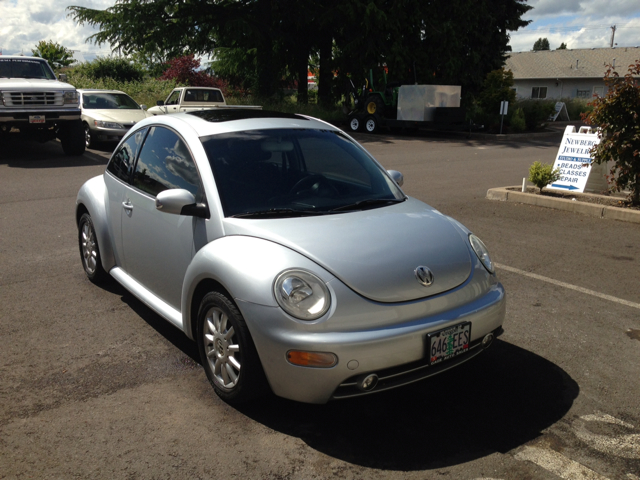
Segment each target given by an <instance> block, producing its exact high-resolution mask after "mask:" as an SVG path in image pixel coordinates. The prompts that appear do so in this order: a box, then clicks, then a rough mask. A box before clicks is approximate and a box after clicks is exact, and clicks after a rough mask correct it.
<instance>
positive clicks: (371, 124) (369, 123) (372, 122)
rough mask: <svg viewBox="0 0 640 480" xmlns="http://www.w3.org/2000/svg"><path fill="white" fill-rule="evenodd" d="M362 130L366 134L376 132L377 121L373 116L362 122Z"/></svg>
mask: <svg viewBox="0 0 640 480" xmlns="http://www.w3.org/2000/svg"><path fill="white" fill-rule="evenodd" d="M364 129H365V130H366V131H367V132H368V133H376V132H377V131H378V119H377V118H376V117H374V116H373V115H369V116H368V117H367V118H366V119H365V121H364Z"/></svg>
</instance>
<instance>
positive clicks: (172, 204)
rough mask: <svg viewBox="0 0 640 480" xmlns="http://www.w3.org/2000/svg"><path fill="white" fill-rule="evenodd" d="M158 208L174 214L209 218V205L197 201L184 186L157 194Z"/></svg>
mask: <svg viewBox="0 0 640 480" xmlns="http://www.w3.org/2000/svg"><path fill="white" fill-rule="evenodd" d="M156 209H157V210H160V211H161V212H164V213H172V214H174V215H187V216H190V217H200V218H209V217H210V214H209V207H207V205H206V204H204V203H196V198H195V197H194V196H193V194H192V193H191V192H189V191H188V190H185V189H183V188H171V189H169V190H164V191H162V192H160V193H159V194H158V195H157V196H156Z"/></svg>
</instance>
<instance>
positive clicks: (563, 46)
mask: <svg viewBox="0 0 640 480" xmlns="http://www.w3.org/2000/svg"><path fill="white" fill-rule="evenodd" d="M566 49H567V44H566V43H564V42H562V43H561V44H560V46H559V47H558V48H556V50H566Z"/></svg>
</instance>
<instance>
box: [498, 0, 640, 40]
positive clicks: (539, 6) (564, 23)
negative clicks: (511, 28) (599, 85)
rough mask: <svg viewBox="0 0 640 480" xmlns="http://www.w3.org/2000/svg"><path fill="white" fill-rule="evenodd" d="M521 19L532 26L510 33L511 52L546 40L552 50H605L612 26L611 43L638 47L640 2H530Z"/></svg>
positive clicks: (564, 0) (613, 0) (549, 0)
mask: <svg viewBox="0 0 640 480" xmlns="http://www.w3.org/2000/svg"><path fill="white" fill-rule="evenodd" d="M528 3H529V4H530V5H531V6H532V7H534V8H533V9H532V10H530V11H529V12H528V13H527V14H526V15H525V16H524V18H525V19H526V20H532V23H531V24H529V25H528V26H526V27H525V28H522V29H520V30H518V31H517V32H511V34H510V35H511V41H510V45H511V48H512V50H513V51H514V52H521V51H528V50H531V49H532V48H533V44H534V43H535V41H536V40H538V39H539V38H547V39H548V40H549V44H550V46H551V48H552V49H556V48H558V47H559V46H560V44H561V43H566V44H567V48H571V49H577V48H606V47H609V46H610V42H611V33H612V31H611V26H613V25H615V26H616V31H615V37H614V43H616V44H617V45H618V46H619V47H629V46H638V45H640V2H638V0H610V1H609V2H607V3H606V5H604V4H603V3H602V2H601V1H596V0H563V1H558V0H530V1H529V2H528Z"/></svg>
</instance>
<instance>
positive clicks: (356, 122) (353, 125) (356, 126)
mask: <svg viewBox="0 0 640 480" xmlns="http://www.w3.org/2000/svg"><path fill="white" fill-rule="evenodd" d="M361 128H362V122H361V121H360V119H359V118H358V117H351V118H350V119H349V130H351V131H352V132H357V131H358V130H360V129H361Z"/></svg>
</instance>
